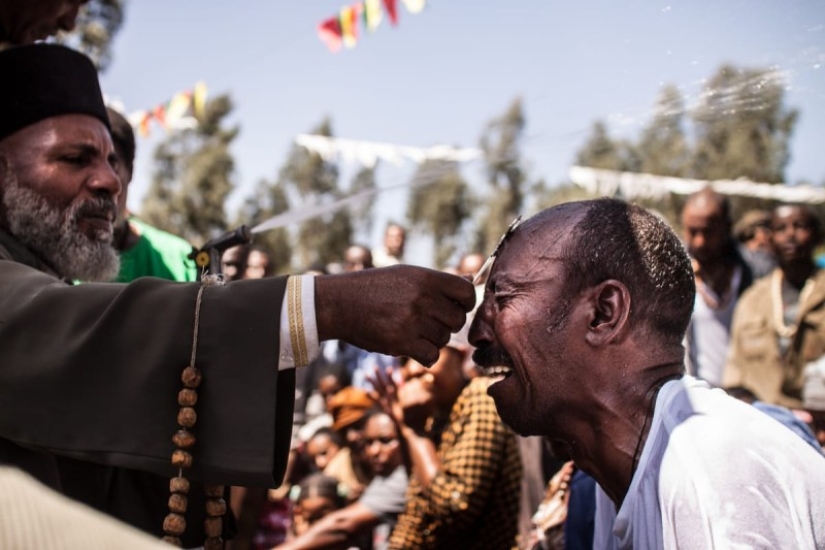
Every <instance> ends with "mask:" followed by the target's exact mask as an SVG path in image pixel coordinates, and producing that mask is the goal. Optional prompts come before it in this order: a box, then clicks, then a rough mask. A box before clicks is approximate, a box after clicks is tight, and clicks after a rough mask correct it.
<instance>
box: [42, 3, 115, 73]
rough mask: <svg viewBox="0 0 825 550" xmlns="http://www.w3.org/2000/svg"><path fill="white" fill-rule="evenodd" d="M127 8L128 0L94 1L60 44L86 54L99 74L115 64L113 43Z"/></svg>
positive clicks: (63, 36) (85, 6) (82, 10)
mask: <svg viewBox="0 0 825 550" xmlns="http://www.w3.org/2000/svg"><path fill="white" fill-rule="evenodd" d="M31 1H38V0H31ZM125 5H126V1H125V0H91V1H90V2H89V3H88V4H86V5H84V6H83V7H82V8H81V10H80V12H79V14H78V16H77V24H76V26H75V29H74V30H73V31H71V32H68V33H61V34H60V35H59V36H58V37H57V41H58V42H59V43H61V44H65V45H67V46H70V47H72V48H75V49H77V50H80V51H81V52H83V53H85V54H86V55H88V56H89V57H90V58H91V59H92V62H93V63H94V64H95V67H97V70H98V71H100V72H103V71H105V70H106V68H107V67H108V66H109V63H110V62H111V61H112V41H113V40H114V37H115V34H117V32H118V31H119V30H120V27H121V26H122V25H123V20H124V8H125Z"/></svg>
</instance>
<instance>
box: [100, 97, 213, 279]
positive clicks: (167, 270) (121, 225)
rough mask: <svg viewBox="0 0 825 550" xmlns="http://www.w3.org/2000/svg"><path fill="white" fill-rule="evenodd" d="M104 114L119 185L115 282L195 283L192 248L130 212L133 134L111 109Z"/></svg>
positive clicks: (115, 244)
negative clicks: (152, 279)
mask: <svg viewBox="0 0 825 550" xmlns="http://www.w3.org/2000/svg"><path fill="white" fill-rule="evenodd" d="M106 112H107V113H108V115H109V123H110V124H111V127H112V144H113V145H114V146H115V154H116V155H117V158H118V164H117V175H118V178H120V184H121V186H122V190H121V192H120V195H119V196H118V199H117V208H118V219H117V221H116V223H115V235H114V247H115V249H116V250H117V251H118V254H119V255H120V271H119V272H118V275H117V277H116V278H115V281H116V282H118V283H129V282H132V281H134V280H135V279H138V278H140V277H160V278H161V279H168V280H170V281H180V282H189V281H197V280H198V272H197V268H196V267H195V262H194V261H193V260H192V259H191V258H190V257H189V256H190V254H191V253H192V250H193V249H192V245H191V244H189V243H188V242H186V241H185V240H183V239H181V238H180V237H177V236H175V235H172V234H171V233H167V232H166V231H161V230H160V229H157V228H155V227H152V226H151V225H149V224H147V223H145V222H143V221H141V220H140V219H138V218H137V217H135V216H133V215H131V214H130V213H129V209H128V208H127V207H126V200H127V199H128V196H129V184H130V183H131V181H132V171H133V169H134V163H135V133H134V130H132V125H131V124H129V121H128V120H126V118H124V116H123V115H121V114H120V113H118V112H117V111H115V110H114V109H111V108H107V109H106Z"/></svg>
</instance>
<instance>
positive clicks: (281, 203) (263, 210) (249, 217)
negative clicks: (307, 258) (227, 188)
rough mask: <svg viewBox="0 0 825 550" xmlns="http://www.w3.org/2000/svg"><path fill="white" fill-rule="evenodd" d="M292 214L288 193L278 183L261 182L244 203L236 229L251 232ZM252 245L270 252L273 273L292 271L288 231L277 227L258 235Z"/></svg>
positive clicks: (290, 244) (290, 243)
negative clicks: (281, 215) (267, 222)
mask: <svg viewBox="0 0 825 550" xmlns="http://www.w3.org/2000/svg"><path fill="white" fill-rule="evenodd" d="M287 210H289V200H288V199H287V196H286V190H285V189H284V187H283V185H280V184H279V182H269V181H267V180H261V181H259V182H258V185H257V186H256V188H255V190H254V191H253V193H252V195H251V196H250V197H247V199H246V200H245V201H244V203H243V205H242V206H241V210H240V212H239V213H238V216H237V225H241V224H246V225H248V226H249V227H250V228H254V227H255V226H256V225H258V224H260V223H262V222H264V221H266V220H268V219H269V218H271V217H273V216H277V215H278V214H282V213H284V212H286V211H287ZM253 242H254V243H255V244H257V245H260V246H263V247H264V248H265V249H266V250H267V251H268V252H269V259H270V262H271V263H272V269H273V272H274V273H276V274H282V273H288V272H290V271H291V268H292V242H291V240H290V235H289V230H288V229H287V228H286V227H277V228H275V229H270V230H268V231H264V232H262V233H259V234H257V235H255V237H254V239H253Z"/></svg>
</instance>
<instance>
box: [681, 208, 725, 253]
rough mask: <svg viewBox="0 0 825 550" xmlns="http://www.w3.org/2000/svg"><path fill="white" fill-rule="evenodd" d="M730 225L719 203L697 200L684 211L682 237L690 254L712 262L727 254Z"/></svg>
mask: <svg viewBox="0 0 825 550" xmlns="http://www.w3.org/2000/svg"><path fill="white" fill-rule="evenodd" d="M729 234H730V227H729V224H728V222H727V221H726V220H725V216H724V214H723V213H722V212H721V210H720V208H719V206H718V205H716V204H715V203H713V202H712V201H706V200H697V201H695V202H692V203H688V204H687V205H685V208H684V210H683V211H682V238H683V240H684V241H685V246H686V247H687V249H688V252H690V255H691V256H693V257H694V258H696V260H697V261H698V262H699V263H700V264H702V263H710V262H713V261H714V260H716V259H718V258H721V257H722V256H724V255H725V249H726V247H727V246H728V241H729Z"/></svg>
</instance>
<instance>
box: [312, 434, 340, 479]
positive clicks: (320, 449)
mask: <svg viewBox="0 0 825 550" xmlns="http://www.w3.org/2000/svg"><path fill="white" fill-rule="evenodd" d="M340 450H341V448H340V447H339V446H338V445H336V444H335V442H334V441H333V440H332V438H331V437H330V436H329V434H325V433H321V434H318V435H316V436H315V437H313V438H312V439H310V440H309V442H308V443H307V456H308V457H309V459H310V460H311V461H312V462H313V463H314V464H315V467H316V468H318V470H319V471H323V470H324V468H326V467H327V464H329V461H330V460H332V457H334V456H335V455H336V454H337V453H338V451H340Z"/></svg>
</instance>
